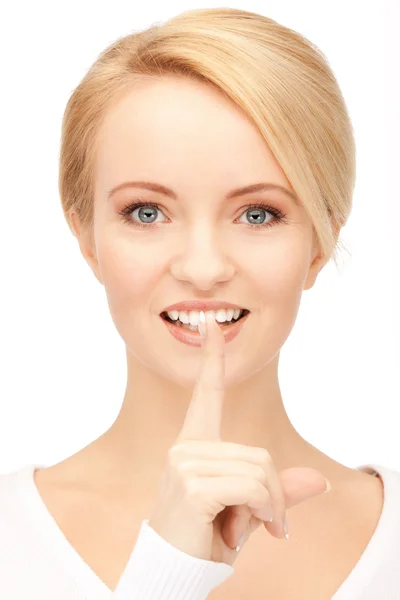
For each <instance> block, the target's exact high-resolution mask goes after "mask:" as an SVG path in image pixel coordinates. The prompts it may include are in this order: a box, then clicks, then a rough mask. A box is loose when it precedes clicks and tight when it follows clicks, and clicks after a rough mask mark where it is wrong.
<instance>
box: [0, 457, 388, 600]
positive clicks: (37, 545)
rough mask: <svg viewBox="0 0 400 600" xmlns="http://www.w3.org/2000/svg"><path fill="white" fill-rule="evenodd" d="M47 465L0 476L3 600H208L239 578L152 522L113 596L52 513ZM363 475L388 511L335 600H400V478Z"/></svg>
mask: <svg viewBox="0 0 400 600" xmlns="http://www.w3.org/2000/svg"><path fill="white" fill-rule="evenodd" d="M44 466H45V465H33V464H32V465H28V466H25V467H23V468H21V469H18V470H17V471H14V472H12V473H8V474H3V475H0V599H1V600H3V599H4V600H106V599H107V600H205V599H206V598H207V597H208V596H209V594H210V593H211V591H212V590H213V589H215V588H216V587H218V586H222V587H223V583H224V581H226V579H228V578H229V577H231V576H234V573H235V568H234V567H231V566H229V565H226V564H224V563H215V562H212V561H207V560H202V559H198V558H195V557H193V556H190V555H187V554H185V553H184V552H181V551H180V550H178V549H177V548H175V547H173V546H171V545H170V544H169V543H167V542H166V541H165V540H164V539H163V538H161V537H160V536H159V535H158V534H157V533H156V532H155V531H154V530H153V529H152V528H151V527H149V525H148V520H145V521H143V522H142V526H141V529H140V533H139V535H138V538H137V540H136V544H135V546H134V548H133V549H132V553H131V555H130V558H129V560H128V563H127V565H126V567H125V570H124V572H123V573H122V575H121V578H120V580H119V582H118V585H117V587H116V589H115V590H114V591H111V590H110V589H109V588H108V587H107V586H106V585H105V583H104V582H103V581H101V579H100V578H99V577H98V576H97V575H96V574H95V573H94V572H93V570H92V569H91V568H90V567H89V565H87V564H86V563H85V562H84V560H83V559H82V558H81V557H80V555H79V554H78V553H77V552H76V551H75V550H74V548H73V547H72V545H71V544H70V543H69V542H68V540H67V538H66V537H65V536H64V535H63V533H62V531H61V530H60V528H59V527H58V525H57V523H56V521H55V519H54V518H53V517H52V515H51V514H50V512H49V511H48V510H47V508H46V505H45V504H44V502H43V500H42V498H41V496H40V494H39V491H38V489H37V487H36V485H35V481H34V478H33V473H34V470H35V468H41V467H44ZM358 469H360V470H365V471H368V472H370V473H374V472H375V473H376V474H378V475H380V476H381V478H382V481H383V485H384V505H383V510H382V514H381V517H380V519H379V523H378V525H377V527H376V529H375V532H374V534H373V536H372V538H371V540H370V542H369V544H368V546H367V547H366V549H365V551H364V552H363V554H362V556H361V557H360V560H359V561H358V563H357V564H356V565H355V567H354V569H353V570H352V572H351V573H350V575H349V576H348V578H347V579H346V580H345V581H344V582H343V584H342V585H341V586H340V588H339V589H338V590H337V592H336V593H335V594H334V596H333V597H332V600H400V473H398V472H397V471H393V470H391V469H388V468H385V467H383V466H381V465H363V466H361V467H358ZM343 543H344V544H345V543H346V540H344V541H343ZM266 568H267V567H266ZM265 600H274V599H272V598H271V599H268V598H266V599H265Z"/></svg>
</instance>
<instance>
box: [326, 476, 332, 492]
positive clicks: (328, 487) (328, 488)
mask: <svg viewBox="0 0 400 600" xmlns="http://www.w3.org/2000/svg"><path fill="white" fill-rule="evenodd" d="M325 481H326V490H325V491H324V494H327V493H328V492H330V491H331V489H332V486H331V482H330V481H329V479H327V478H326V477H325Z"/></svg>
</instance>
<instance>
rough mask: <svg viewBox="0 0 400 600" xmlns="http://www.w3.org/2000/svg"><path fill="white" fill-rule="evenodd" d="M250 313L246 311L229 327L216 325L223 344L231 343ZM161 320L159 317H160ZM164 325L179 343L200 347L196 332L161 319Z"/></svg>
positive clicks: (199, 339) (200, 339) (199, 338)
mask: <svg viewBox="0 0 400 600" xmlns="http://www.w3.org/2000/svg"><path fill="white" fill-rule="evenodd" d="M249 315H250V311H246V313H245V314H243V316H242V317H241V318H240V319H238V320H237V321H235V322H234V323H229V325H225V326H224V325H222V323H218V321H217V323H218V325H219V326H220V327H221V331H222V332H223V334H224V337H225V343H228V342H230V341H232V340H233V339H234V338H235V337H236V336H237V335H238V334H239V332H240V330H241V329H242V327H243V326H244V324H245V323H246V321H247V319H248V318H249ZM160 318H161V315H160ZM161 320H162V322H163V323H164V325H166V327H167V329H168V331H169V333H170V334H171V335H172V336H173V337H174V338H175V339H176V340H178V341H179V342H182V343H183V344H187V345H188V346H195V347H201V343H202V338H201V336H200V334H199V332H198V331H191V330H190V329H186V328H185V327H183V326H179V325H174V322H173V321H172V322H171V320H167V319H163V318H161Z"/></svg>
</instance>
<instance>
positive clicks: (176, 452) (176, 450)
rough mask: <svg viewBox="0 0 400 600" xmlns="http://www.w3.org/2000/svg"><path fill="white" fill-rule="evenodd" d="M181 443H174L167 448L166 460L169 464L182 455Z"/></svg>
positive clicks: (175, 461) (176, 460) (174, 462)
mask: <svg viewBox="0 0 400 600" xmlns="http://www.w3.org/2000/svg"><path fill="white" fill-rule="evenodd" d="M182 450H183V444H182V443H179V444H174V445H173V446H171V447H170V448H169V450H168V460H169V462H170V463H171V464H173V465H174V464H176V463H177V462H178V461H179V460H180V458H181V456H182Z"/></svg>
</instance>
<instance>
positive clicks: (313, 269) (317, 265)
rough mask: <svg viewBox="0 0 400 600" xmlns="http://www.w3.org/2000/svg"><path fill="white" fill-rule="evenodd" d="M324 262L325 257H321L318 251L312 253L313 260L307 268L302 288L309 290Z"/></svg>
mask: <svg viewBox="0 0 400 600" xmlns="http://www.w3.org/2000/svg"><path fill="white" fill-rule="evenodd" d="M326 262H327V261H326V259H324V258H322V256H321V254H320V253H314V258H313V261H312V263H311V265H310V268H309V269H308V273H307V278H306V280H305V282H304V288H303V289H304V290H309V289H311V288H312V287H313V286H314V283H315V282H316V280H317V277H318V275H319V273H320V271H322V269H323V267H324V266H325V264H326Z"/></svg>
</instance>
